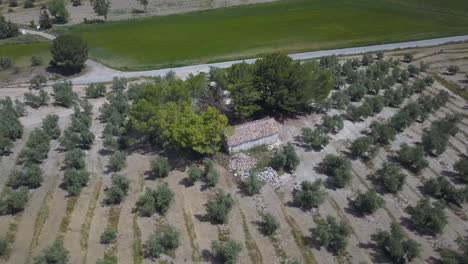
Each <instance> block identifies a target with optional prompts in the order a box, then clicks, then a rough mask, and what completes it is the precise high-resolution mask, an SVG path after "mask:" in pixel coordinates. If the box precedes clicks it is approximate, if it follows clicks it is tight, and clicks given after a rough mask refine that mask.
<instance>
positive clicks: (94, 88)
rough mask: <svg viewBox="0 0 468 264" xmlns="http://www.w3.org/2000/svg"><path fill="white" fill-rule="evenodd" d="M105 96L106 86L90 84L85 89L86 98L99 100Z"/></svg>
mask: <svg viewBox="0 0 468 264" xmlns="http://www.w3.org/2000/svg"><path fill="white" fill-rule="evenodd" d="M105 95H106V86H105V85H104V84H103V83H92V84H90V85H89V86H88V87H87V88H86V97H88V98H99V97H104V96H105Z"/></svg>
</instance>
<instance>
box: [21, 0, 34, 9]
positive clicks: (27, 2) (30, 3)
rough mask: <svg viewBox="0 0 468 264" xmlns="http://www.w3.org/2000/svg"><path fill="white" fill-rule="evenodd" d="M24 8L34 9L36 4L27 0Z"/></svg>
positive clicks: (31, 0)
mask: <svg viewBox="0 0 468 264" xmlns="http://www.w3.org/2000/svg"><path fill="white" fill-rule="evenodd" d="M23 7H24V8H32V7H34V2H33V0H26V1H24V5H23Z"/></svg>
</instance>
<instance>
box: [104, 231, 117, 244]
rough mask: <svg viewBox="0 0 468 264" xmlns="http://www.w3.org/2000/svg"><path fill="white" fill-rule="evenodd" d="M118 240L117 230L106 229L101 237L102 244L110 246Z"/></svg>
mask: <svg viewBox="0 0 468 264" xmlns="http://www.w3.org/2000/svg"><path fill="white" fill-rule="evenodd" d="M116 238H117V229H116V228H106V230H104V232H102V234H101V237H100V242H101V244H106V245H107V244H110V243H112V242H113V241H114V240H115V239H116Z"/></svg>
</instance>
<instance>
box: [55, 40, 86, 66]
mask: <svg viewBox="0 0 468 264" xmlns="http://www.w3.org/2000/svg"><path fill="white" fill-rule="evenodd" d="M50 52H51V53H52V60H51V62H50V64H51V65H52V66H56V67H62V68H63V69H64V70H65V71H68V72H77V71H78V72H79V71H80V70H81V69H82V68H83V67H84V64H85V62H86V60H87V59H88V46H87V44H86V42H85V41H84V40H83V39H81V38H80V37H78V36H74V35H69V34H64V35H60V36H58V37H57V38H56V39H54V41H53V42H52V47H51V48H50Z"/></svg>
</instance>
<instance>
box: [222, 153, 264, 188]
mask: <svg viewBox="0 0 468 264" xmlns="http://www.w3.org/2000/svg"><path fill="white" fill-rule="evenodd" d="M255 164H257V160H256V159H255V158H253V157H250V156H249V155H247V154H244V153H237V154H235V155H234V156H232V157H231V159H230V160H229V171H230V172H231V173H232V174H234V176H236V177H240V178H241V180H242V181H244V180H245V179H246V178H247V177H248V176H249V172H250V170H251V169H253V167H255Z"/></svg>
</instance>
